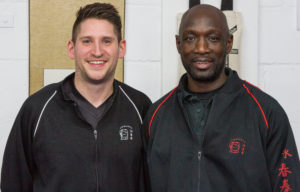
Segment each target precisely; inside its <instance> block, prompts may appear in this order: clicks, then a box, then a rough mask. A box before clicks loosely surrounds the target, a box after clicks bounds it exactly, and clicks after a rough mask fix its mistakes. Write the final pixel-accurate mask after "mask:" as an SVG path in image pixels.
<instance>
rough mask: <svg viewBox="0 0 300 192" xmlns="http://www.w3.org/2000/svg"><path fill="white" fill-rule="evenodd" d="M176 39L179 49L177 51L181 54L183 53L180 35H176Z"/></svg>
mask: <svg viewBox="0 0 300 192" xmlns="http://www.w3.org/2000/svg"><path fill="white" fill-rule="evenodd" d="M175 38H176V47H177V51H178V53H179V54H180V53H181V46H180V45H181V41H180V37H179V35H175Z"/></svg>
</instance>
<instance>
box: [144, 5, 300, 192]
mask: <svg viewBox="0 0 300 192" xmlns="http://www.w3.org/2000/svg"><path fill="white" fill-rule="evenodd" d="M232 43H233V37H232V35H231V34H229V31H228V26H227V21H226V17H225V16H224V14H223V13H222V12H221V11H220V10H219V9H217V8H215V7H213V6H210V5H197V6H195V7H193V8H191V9H189V10H188V11H187V12H186V13H185V14H184V15H183V18H182V21H181V25H180V29H179V35H178V36H176V45H177V49H178V53H179V54H180V56H181V60H182V63H183V65H184V67H185V69H186V71H187V73H186V74H184V75H183V76H182V77H181V80H180V82H179V86H178V87H176V88H174V89H173V90H172V91H171V92H170V93H168V94H167V95H165V96H164V97H162V98H161V99H160V100H158V101H157V102H155V103H154V105H153V106H152V107H151V108H150V110H149V112H148V113H147V116H146V118H145V122H144V124H143V127H144V129H143V130H145V133H144V135H145V138H144V139H145V144H146V146H145V148H146V151H147V163H148V169H149V176H150V185H151V189H152V191H153V192H166V191H170V192H202V191H205V192H220V191H222V192H241V191H252V192H273V191H276V192H288V191H300V168H299V157H298V154H297V148H296V145H295V140H294V137H293V133H292V130H291V127H290V124H289V121H288V118H287V116H286V114H285V112H284V110H283V109H282V108H281V106H280V105H279V104H278V103H277V101H276V100H275V99H273V98H272V97H270V96H269V95H267V94H266V93H264V92H262V91H261V90H259V89H258V88H256V87H254V86H253V85H251V84H249V83H247V82H246V81H243V80H241V79H240V78H239V77H238V75H237V73H236V72H235V71H233V70H231V69H230V68H226V67H225V61H226V56H227V54H228V53H229V52H230V50H231V47H232Z"/></svg>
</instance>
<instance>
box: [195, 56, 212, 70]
mask: <svg viewBox="0 0 300 192" xmlns="http://www.w3.org/2000/svg"><path fill="white" fill-rule="evenodd" d="M192 62H193V64H194V65H195V67H197V69H200V70H206V69H208V68H209V67H210V66H211V64H212V59H207V58H195V59H192Z"/></svg>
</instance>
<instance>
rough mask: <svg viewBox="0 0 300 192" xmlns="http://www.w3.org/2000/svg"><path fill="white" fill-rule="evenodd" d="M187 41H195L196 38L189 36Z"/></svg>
mask: <svg viewBox="0 0 300 192" xmlns="http://www.w3.org/2000/svg"><path fill="white" fill-rule="evenodd" d="M185 40H186V41H194V40H195V37H194V36H187V37H186V38H185Z"/></svg>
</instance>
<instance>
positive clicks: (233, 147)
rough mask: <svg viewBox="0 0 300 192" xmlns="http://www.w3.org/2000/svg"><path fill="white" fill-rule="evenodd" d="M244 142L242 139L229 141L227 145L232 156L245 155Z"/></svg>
mask: <svg viewBox="0 0 300 192" xmlns="http://www.w3.org/2000/svg"><path fill="white" fill-rule="evenodd" d="M245 149H246V141H245V140H244V139H242V138H236V139H231V141H230V143H229V152H230V153H233V154H241V155H244V154H245Z"/></svg>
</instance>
